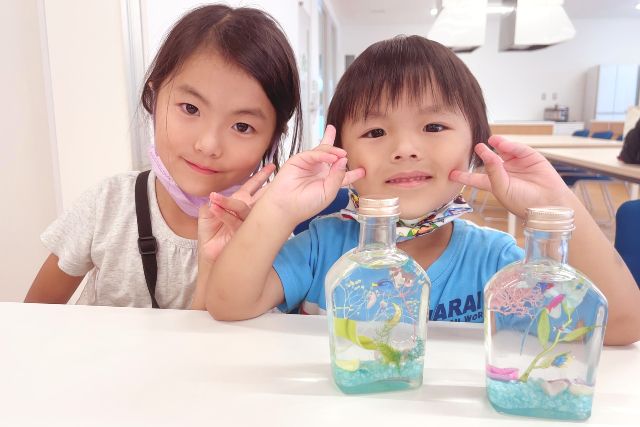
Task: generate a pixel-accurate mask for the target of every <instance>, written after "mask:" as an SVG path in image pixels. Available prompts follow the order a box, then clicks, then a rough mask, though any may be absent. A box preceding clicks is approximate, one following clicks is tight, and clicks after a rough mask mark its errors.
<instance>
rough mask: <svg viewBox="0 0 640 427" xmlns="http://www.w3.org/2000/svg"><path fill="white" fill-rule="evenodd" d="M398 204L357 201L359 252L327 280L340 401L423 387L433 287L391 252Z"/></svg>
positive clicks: (403, 257)
mask: <svg viewBox="0 0 640 427" xmlns="http://www.w3.org/2000/svg"><path fill="white" fill-rule="evenodd" d="M399 215H400V206H399V200H398V198H397V197H387V196H369V197H360V199H359V206H358V220H359V222H360V237H359V239H360V240H359V244H358V246H357V247H356V248H354V249H352V250H351V251H349V252H347V253H346V254H344V255H343V256H342V257H341V258H340V259H339V260H338V261H336V263H335V264H334V265H333V266H332V267H331V269H330V270H329V272H328V273H327V277H326V279H325V292H326V302H327V317H328V319H329V338H330V347H331V368H332V372H333V377H334V380H335V382H336V384H337V386H338V387H339V388H340V389H341V390H342V391H343V392H345V393H373V392H381V391H389V390H400V389H408V388H416V387H419V386H421V385H422V372H423V365H424V341H425V338H426V322H427V317H428V311H429V289H430V285H431V284H430V282H429V278H428V277H427V274H426V273H425V271H424V270H423V269H422V267H420V265H419V264H418V263H417V262H416V261H415V260H414V259H413V258H411V257H410V256H408V255H407V254H406V253H404V252H403V251H401V250H399V249H398V248H397V247H396V223H397V221H398V218H399Z"/></svg>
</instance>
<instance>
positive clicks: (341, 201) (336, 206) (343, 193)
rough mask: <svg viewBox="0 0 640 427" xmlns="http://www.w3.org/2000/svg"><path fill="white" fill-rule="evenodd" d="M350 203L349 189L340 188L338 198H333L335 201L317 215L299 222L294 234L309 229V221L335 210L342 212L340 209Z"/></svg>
mask: <svg viewBox="0 0 640 427" xmlns="http://www.w3.org/2000/svg"><path fill="white" fill-rule="evenodd" d="M348 204H349V190H347V189H346V188H341V189H340V190H338V194H337V195H336V198H335V199H334V200H333V202H331V204H329V206H327V207H326V208H325V209H324V210H322V211H321V212H320V213H318V214H317V215H315V216H312V217H311V218H309V219H308V220H306V221H303V222H301V223H300V224H298V225H297V226H296V228H295V229H294V230H293V234H299V233H302V232H303V231H304V230H306V229H308V228H309V223H310V222H311V221H313V220H314V219H315V218H317V217H319V216H322V215H329V214H332V213H335V212H340V210H341V209H344V208H346V207H347V205H348Z"/></svg>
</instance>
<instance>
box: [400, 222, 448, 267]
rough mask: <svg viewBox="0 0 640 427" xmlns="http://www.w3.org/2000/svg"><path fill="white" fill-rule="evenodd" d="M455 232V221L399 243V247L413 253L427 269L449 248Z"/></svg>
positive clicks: (410, 253) (412, 255) (414, 257)
mask: <svg viewBox="0 0 640 427" xmlns="http://www.w3.org/2000/svg"><path fill="white" fill-rule="evenodd" d="M452 234H453V222H450V223H448V224H445V225H443V226H442V227H440V228H439V229H438V230H436V231H434V232H432V233H429V234H427V235H425V236H420V237H417V238H415V239H411V240H405V241H404V242H400V243H398V248H400V249H402V250H403V251H405V252H406V253H407V254H409V255H411V257H413V259H415V260H416V261H417V262H418V264H420V266H421V267H422V268H424V269H425V271H426V270H427V269H428V268H429V267H430V266H431V264H433V263H434V262H435V261H436V260H437V259H438V258H440V256H441V255H442V253H443V252H444V251H445V249H447V246H448V245H449V242H450V241H451V235H452Z"/></svg>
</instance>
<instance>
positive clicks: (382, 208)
mask: <svg viewBox="0 0 640 427" xmlns="http://www.w3.org/2000/svg"><path fill="white" fill-rule="evenodd" d="M358 215H360V216H380V217H389V216H398V215H400V199H399V198H397V197H392V196H384V195H377V194H376V195H371V196H362V197H360V198H359V200H358Z"/></svg>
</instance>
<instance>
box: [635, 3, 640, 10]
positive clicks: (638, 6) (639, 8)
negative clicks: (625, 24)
mask: <svg viewBox="0 0 640 427" xmlns="http://www.w3.org/2000/svg"><path fill="white" fill-rule="evenodd" d="M636 10H640V2H639V3H638V4H637V5H636Z"/></svg>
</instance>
